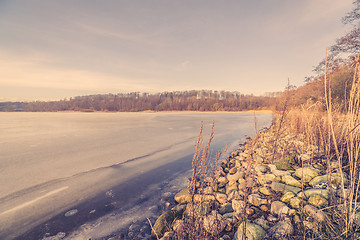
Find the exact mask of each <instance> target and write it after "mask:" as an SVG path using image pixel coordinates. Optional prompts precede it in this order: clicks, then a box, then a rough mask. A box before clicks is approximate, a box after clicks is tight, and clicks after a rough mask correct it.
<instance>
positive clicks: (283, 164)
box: [274, 158, 293, 170]
mask: <svg viewBox="0 0 360 240" xmlns="http://www.w3.org/2000/svg"><path fill="white" fill-rule="evenodd" d="M290 161H291V159H289V158H282V159H280V160H276V161H275V162H274V165H275V166H276V168H277V169H279V170H293V167H292V166H291V163H290Z"/></svg>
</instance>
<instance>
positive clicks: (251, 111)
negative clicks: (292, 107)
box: [0, 109, 274, 113]
mask: <svg viewBox="0 0 360 240" xmlns="http://www.w3.org/2000/svg"><path fill="white" fill-rule="evenodd" d="M0 113H274V111H272V110H268V109H262V110H244V111H187V110H186V111H177V110H174V111H172V110H169V111H155V110H144V111H137V112H122V111H73V110H69V111H3V112H0Z"/></svg>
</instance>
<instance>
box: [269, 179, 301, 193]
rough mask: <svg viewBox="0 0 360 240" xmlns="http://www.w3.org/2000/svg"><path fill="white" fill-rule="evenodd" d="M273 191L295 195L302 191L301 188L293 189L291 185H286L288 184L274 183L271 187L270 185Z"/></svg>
mask: <svg viewBox="0 0 360 240" xmlns="http://www.w3.org/2000/svg"><path fill="white" fill-rule="evenodd" d="M270 187H271V189H272V190H273V191H275V192H282V193H284V192H289V191H291V192H293V193H296V194H297V193H298V192H300V191H301V188H298V187H293V186H290V185H286V184H283V183H278V182H272V183H271V185H270Z"/></svg>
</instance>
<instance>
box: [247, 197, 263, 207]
mask: <svg viewBox="0 0 360 240" xmlns="http://www.w3.org/2000/svg"><path fill="white" fill-rule="evenodd" d="M248 201H249V203H250V204H251V205H254V206H256V207H259V206H260V205H264V204H267V200H266V199H262V198H261V197H260V196H259V195H258V194H251V195H249V197H248Z"/></svg>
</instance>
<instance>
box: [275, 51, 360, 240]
mask: <svg viewBox="0 0 360 240" xmlns="http://www.w3.org/2000/svg"><path fill="white" fill-rule="evenodd" d="M353 68H354V74H353V80H352V83H351V90H350V93H349V94H348V96H346V97H345V99H344V101H341V102H338V101H334V99H333V98H332V96H331V92H332V86H331V84H330V83H331V82H332V79H331V75H330V77H329V76H328V74H327V72H326V70H325V76H324V77H325V79H324V93H325V95H324V96H325V97H324V98H323V99H319V100H318V101H316V102H312V101H308V102H307V103H306V104H303V105H301V106H299V107H295V108H292V109H290V110H289V111H288V113H287V116H286V119H285V120H282V121H283V123H282V124H283V125H284V128H286V129H287V131H289V132H290V133H292V134H294V135H297V136H298V137H299V138H300V139H301V140H303V141H304V142H305V143H306V145H307V146H311V149H312V150H313V152H312V156H311V159H310V163H311V161H317V160H319V159H320V160H322V161H324V160H325V162H324V163H325V164H327V171H328V174H330V176H331V174H332V173H334V172H337V173H338V174H340V176H341V184H340V189H341V193H340V195H341V196H340V197H339V198H334V199H333V202H332V203H331V206H330V208H329V209H331V210H332V211H333V212H332V215H333V219H334V222H333V223H332V224H334V226H336V227H335V228H333V229H335V230H334V231H337V233H336V234H331V235H332V237H335V238H336V237H338V238H355V237H353V235H352V234H353V233H354V232H355V230H356V226H355V224H354V221H355V220H356V219H357V218H359V217H360V215H357V213H358V210H359V206H358V205H359V189H360V174H359V172H360V158H359V157H360V155H359V154H360V59H359V56H358V58H357V60H356V63H355V64H354V65H353ZM345 88H346V87H345ZM299 152H300V153H301V152H302V149H299ZM334 162H337V167H336V168H335V169H334V168H333V166H334V164H333V163H334ZM331 163H332V164H331ZM345 180H348V182H349V184H348V185H347V184H346V181H345ZM330 181H331V179H330ZM322 234H325V233H322ZM329 234H330V233H329Z"/></svg>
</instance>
